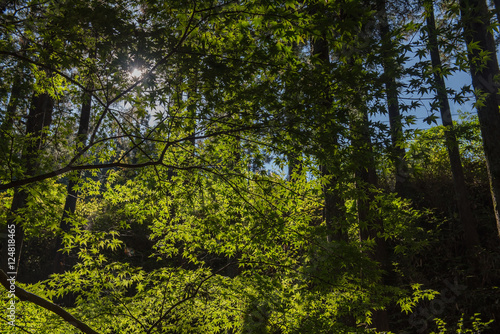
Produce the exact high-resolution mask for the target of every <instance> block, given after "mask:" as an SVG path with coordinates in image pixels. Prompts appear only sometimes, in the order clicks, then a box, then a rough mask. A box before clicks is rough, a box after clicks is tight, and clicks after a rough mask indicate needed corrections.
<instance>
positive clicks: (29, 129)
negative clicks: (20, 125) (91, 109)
mask: <svg viewBox="0 0 500 334" xmlns="http://www.w3.org/2000/svg"><path fill="white" fill-rule="evenodd" d="M53 107H54V102H53V100H52V98H51V97H50V95H49V94H47V93H43V94H40V95H35V94H33V98H32V101H31V107H30V111H29V114H28V119H27V121H26V137H27V138H28V139H27V140H28V143H27V144H26V147H25V148H24V150H23V153H22V156H21V159H22V161H23V167H24V171H25V173H24V176H25V177H32V176H35V175H36V173H37V171H38V169H39V167H40V161H38V159H39V157H40V149H41V147H42V144H43V142H44V137H45V135H44V133H43V130H44V128H47V127H50V124H51V123H52V110H53ZM28 194H29V193H28V191H27V190H26V189H23V188H16V189H15V191H14V198H13V200H12V205H11V209H10V211H9V213H8V215H7V227H8V229H7V231H6V232H7V234H11V233H8V232H9V229H10V230H12V229H13V230H14V231H15V233H14V240H15V268H14V267H11V266H10V265H9V263H8V258H9V254H8V253H9V252H7V243H5V244H4V245H3V247H2V267H1V269H2V270H3V271H5V272H13V271H17V270H18V268H19V262H20V258H21V251H22V245H23V240H24V228H23V223H24V222H23V219H22V218H21V219H19V218H18V217H17V215H18V210H19V209H21V208H24V207H25V206H26V202H27V199H28ZM9 227H10V228H9ZM14 269H15V270H14Z"/></svg>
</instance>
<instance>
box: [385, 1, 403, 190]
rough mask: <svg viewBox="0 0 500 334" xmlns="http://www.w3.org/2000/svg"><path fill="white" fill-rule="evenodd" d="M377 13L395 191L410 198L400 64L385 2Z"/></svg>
mask: <svg viewBox="0 0 500 334" xmlns="http://www.w3.org/2000/svg"><path fill="white" fill-rule="evenodd" d="M377 11H378V16H379V20H380V22H379V30H380V38H381V42H382V53H381V55H382V66H383V68H384V74H383V77H384V83H385V89H386V96H387V111H388V112H389V127H390V135H391V143H392V152H391V157H392V161H393V163H394V167H395V174H396V175H395V179H396V180H395V183H396V185H395V190H396V192H397V193H398V194H399V195H400V196H403V197H405V196H408V191H407V189H406V188H407V183H408V182H407V179H408V165H407V162H406V159H405V149H404V148H403V147H402V146H401V145H402V143H403V140H404V139H403V125H402V122H401V113H400V111H399V98H398V86H397V83H396V77H395V76H396V68H397V66H398V64H396V62H395V61H394V55H393V52H394V50H393V43H392V41H391V31H390V27H389V22H388V19H387V10H386V2H385V0H377Z"/></svg>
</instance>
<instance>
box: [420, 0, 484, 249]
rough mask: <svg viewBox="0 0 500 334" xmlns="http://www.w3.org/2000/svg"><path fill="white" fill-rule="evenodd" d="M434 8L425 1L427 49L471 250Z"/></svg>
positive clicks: (474, 239)
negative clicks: (442, 71)
mask: <svg viewBox="0 0 500 334" xmlns="http://www.w3.org/2000/svg"><path fill="white" fill-rule="evenodd" d="M433 6H434V5H433V1H432V0H426V1H425V7H426V10H427V30H428V36H429V41H428V46H427V47H428V48H429V51H430V55H431V62H432V69H433V73H434V84H435V90H436V95H437V98H438V101H439V108H440V112H441V120H442V123H443V125H444V126H445V138H446V148H447V150H448V157H449V159H450V166H451V172H452V174H453V186H454V188H455V195H456V197H457V206H458V213H459V215H460V221H461V222H462V225H463V228H464V240H465V245H466V247H467V248H468V249H473V248H474V247H475V246H478V245H479V237H478V234H477V231H476V221H475V218H474V215H473V214H472V210H471V205H470V201H469V195H468V191H467V186H466V185H465V177H464V171H463V167H462V161H461V158H460V152H459V149H458V140H457V138H456V136H455V133H454V130H453V120H452V117H451V111H450V104H449V102H448V96H447V94H446V85H445V82H444V78H443V76H442V75H441V57H440V55H439V48H438V40H437V32H436V24H435V20H434V8H433Z"/></svg>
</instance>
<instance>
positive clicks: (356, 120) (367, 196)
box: [351, 110, 390, 331]
mask: <svg viewBox="0 0 500 334" xmlns="http://www.w3.org/2000/svg"><path fill="white" fill-rule="evenodd" d="M351 130H352V132H353V147H354V159H355V163H356V165H357V168H356V171H355V174H356V180H357V181H356V188H358V191H360V192H362V194H360V195H358V199H357V201H356V204H357V214H358V223H359V237H360V239H361V240H362V241H367V240H375V248H374V249H373V250H372V251H371V252H370V253H369V254H368V256H369V257H370V258H371V259H372V260H373V261H375V262H377V263H379V265H380V267H381V269H382V270H384V271H385V272H386V274H385V275H384V276H383V277H382V282H381V283H382V284H385V283H387V274H388V273H389V272H390V266H389V261H388V253H387V244H386V242H385V239H384V238H380V237H379V236H378V235H379V233H383V231H384V227H383V223H382V221H381V220H380V219H379V218H377V217H376V215H373V214H371V212H370V211H371V209H370V205H371V204H372V202H373V201H374V193H373V191H372V189H371V188H374V187H375V188H376V187H377V186H378V177H377V173H376V168H375V159H374V152H373V148H372V142H371V137H370V129H369V125H368V114H367V112H366V110H360V111H356V112H354V115H353V117H352V120H351ZM373 327H374V328H376V329H377V331H389V316H388V314H387V311H386V310H375V311H373Z"/></svg>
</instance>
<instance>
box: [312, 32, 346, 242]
mask: <svg viewBox="0 0 500 334" xmlns="http://www.w3.org/2000/svg"><path fill="white" fill-rule="evenodd" d="M312 51H313V55H314V56H318V58H319V60H320V64H319V66H325V67H328V66H329V65H330V55H329V46H328V42H327V40H326V37H325V36H323V37H322V38H318V39H316V41H315V42H314V44H313V50H312ZM323 91H324V92H326V93H325V95H326V96H324V97H320V99H321V101H319V103H318V106H319V108H320V109H321V110H320V112H323V113H326V114H327V113H328V112H329V110H330V109H331V108H332V103H333V102H332V97H331V96H330V95H331V94H330V93H329V89H328V88H325V89H324V90H323ZM331 132H332V133H329V134H328V139H327V142H325V144H324V145H325V149H326V150H328V151H330V157H329V158H327V159H326V160H327V161H326V162H325V163H324V164H322V165H321V166H320V171H321V176H322V177H325V178H327V179H328V181H327V182H326V184H325V185H324V186H323V196H324V200H325V205H324V207H323V220H324V221H325V223H326V226H327V228H328V231H329V235H328V239H329V240H337V241H340V240H344V241H347V231H346V229H345V228H343V226H342V223H343V222H344V221H345V209H344V208H345V205H344V203H343V200H342V198H341V196H339V194H338V191H336V190H335V188H336V185H337V182H339V179H338V177H336V176H335V175H334V174H333V173H331V170H332V169H337V170H340V165H339V164H337V159H334V158H332V157H334V155H335V154H334V152H332V151H333V150H336V149H337V147H338V140H337V137H338V134H337V133H336V129H333V128H331ZM333 166H335V168H332V167H333Z"/></svg>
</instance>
